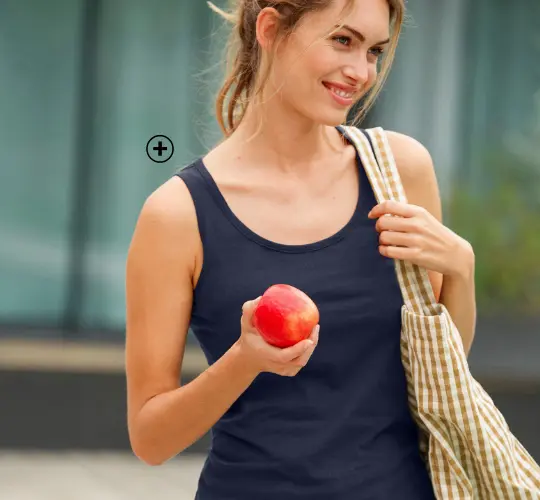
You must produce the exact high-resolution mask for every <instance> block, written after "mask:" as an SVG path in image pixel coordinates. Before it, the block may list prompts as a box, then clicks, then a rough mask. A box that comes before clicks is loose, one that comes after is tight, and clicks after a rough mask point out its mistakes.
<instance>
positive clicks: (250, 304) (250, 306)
mask: <svg viewBox="0 0 540 500" xmlns="http://www.w3.org/2000/svg"><path fill="white" fill-rule="evenodd" d="M259 300H261V296H259V297H257V298H256V299H253V300H248V301H247V302H244V304H243V305H242V312H243V313H244V314H246V313H250V312H252V311H253V310H254V309H255V307H257V304H258V303H259Z"/></svg>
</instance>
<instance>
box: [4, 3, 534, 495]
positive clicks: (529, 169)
mask: <svg viewBox="0 0 540 500" xmlns="http://www.w3.org/2000/svg"><path fill="white" fill-rule="evenodd" d="M215 3H216V4H217V5H220V6H224V5H223V4H224V2H219V1H217V2H215ZM408 7H409V19H408V21H407V25H406V27H405V28H404V33H403V37H402V40H401V44H400V48H399V49H398V53H397V60H396V62H395V65H394V68H393V70H392V73H391V76H390V78H389V80H388V83H387V85H386V87H385V90H384V91H383V93H382V94H381V97H380V98H379V99H378V101H377V104H376V106H375V107H374V108H373V109H372V111H371V113H370V114H369V116H368V118H367V120H366V121H365V122H364V124H363V126H364V127H370V126H375V125H380V126H382V127H384V128H386V129H392V130H397V131H400V132H403V133H406V134H410V135H412V136H413V137H415V138H416V139H418V140H420V141H421V142H423V143H424V144H425V145H426V146H427V147H428V149H429V150H430V152H431V154H432V156H433V159H434V162H435V166H436V171H437V176H438V179H439V184H440V188H441V194H442V197H443V204H444V218H445V221H444V222H445V224H446V225H447V226H449V227H450V228H452V229H453V230H454V231H456V232H457V233H458V234H460V235H461V236H463V237H464V238H466V239H468V240H469V241H470V242H471V243H472V245H473V247H474V249H475V253H476V287H477V301H478V325H477V333H476V339H475V342H474V345H473V348H472V351H471V354H470V357H469V363H470V368H471V371H472V373H473V375H474V376H475V377H476V378H477V380H479V381H480V382H481V383H482V384H483V386H484V387H485V388H486V390H487V391H488V392H489V393H490V395H491V396H492V398H493V399H494V401H495V402H496V403H497V405H498V407H499V408H500V410H501V411H502V412H503V414H504V415H505V417H506V419H507V421H508V423H509V425H510V428H511V430H512V431H513V432H514V434H515V435H516V436H517V437H518V438H519V439H520V440H521V442H522V443H523V444H524V445H525V447H526V448H527V449H528V451H529V452H530V453H531V454H532V455H533V457H534V458H535V459H536V460H537V461H538V460H540V433H539V432H538V422H539V420H540V361H539V359H540V28H539V27H538V23H537V20H538V19H539V18H540V2H538V0H513V1H510V0H475V1H474V2H470V1H466V0H440V1H438V2H433V1H431V0H409V1H408ZM225 28H226V27H224V26H223V25H222V22H221V21H220V20H219V18H218V17H217V16H216V15H215V14H214V13H213V12H212V11H211V10H210V9H209V8H208V6H207V5H206V2H204V1H202V0H196V1H195V0H190V1H189V2H188V1H187V0H185V1H178V0H158V1H155V0H48V1H47V2H44V1H43V0H0V75H1V80H0V81H1V84H0V158H1V163H0V200H1V201H0V204H1V207H2V208H1V210H0V395H1V400H0V429H1V430H0V498H2V499H3V500H8V499H9V500H12V499H17V500H25V499H49V498H50V499H53V498H54V499H55V500H57V499H67V500H71V499H73V500H79V499H81V500H82V499H98V498H99V499H100V500H102V499H115V500H116V499H127V498H130V499H138V498H147V496H148V495H150V494H151V495H152V498H153V499H154V500H160V499H165V498H167V499H168V498H175V499H184V498H185V499H192V498H193V496H194V491H195V488H196V483H197V479H198V474H199V472H200V469H201V467H202V463H203V460H204V458H205V456H206V451H207V449H208V445H209V439H208V436H205V437H204V438H203V439H201V441H199V442H198V443H196V444H194V445H193V446H192V447H191V448H190V449H188V450H187V451H185V452H184V453H182V454H181V455H180V456H179V457H177V458H175V459H173V460H171V461H170V462H168V463H167V464H165V465H163V466H161V467H149V466H146V465H144V464H142V463H140V462H139V461H138V460H137V459H136V458H135V457H134V456H133V454H132V453H131V451H130V448H129V441H128V436H127V430H126V408H125V375H124V352H123V348H124V345H123V343H124V336H125V330H124V323H125V299H124V273H125V258H126V254H127V249H128V246H129V243H130V238H131V235H132V232H133V229H134V225H135V222H136V219H137V216H138V214H139V211H140V209H141V206H142V204H143V202H144V200H145V199H146V197H147V196H148V195H149V194H150V193H151V192H152V191H153V190H154V189H156V188H157V187H158V186H159V185H160V184H161V183H163V182H164V181H166V180H167V179H168V178H169V177H170V176H171V175H172V174H173V173H174V171H175V170H176V169H178V168H179V167H181V166H183V165H186V164H187V163H189V162H190V161H191V160H193V159H194V158H196V157H197V156H198V155H201V154H203V153H204V152H205V151H206V150H207V149H209V148H211V147H212V145H213V144H214V143H215V142H216V141H217V140H218V139H219V130H218V127H217V125H216V122H215V119H214V117H213V92H215V90H216V89H217V87H218V85H219V83H220V78H221V74H222V73H221V71H222V69H221V66H220V62H221V61H222V59H223V55H222V51H221V49H222V48H223V45H224V40H225V37H226V31H225ZM156 134H163V135H166V136H168V137H169V138H170V139H171V140H172V142H173V143H174V147H175V151H174V156H173V157H172V158H171V160H170V161H168V162H166V163H153V162H152V161H150V159H149V158H148V157H147V155H146V152H145V148H146V144H147V142H148V140H149V139H150V138H151V137H152V136H154V135H156ZM206 366H207V365H206V361H205V359H204V357H203V356H202V353H201V351H200V349H199V347H198V345H197V344H196V342H195V340H194V337H193V336H192V335H191V334H190V336H189V345H188V347H187V351H186V358H185V361H184V367H183V374H182V381H183V383H187V382H188V381H189V380H191V379H193V378H194V377H196V376H197V375H198V374H199V373H200V372H201V371H203V370H204V369H205V368H206Z"/></svg>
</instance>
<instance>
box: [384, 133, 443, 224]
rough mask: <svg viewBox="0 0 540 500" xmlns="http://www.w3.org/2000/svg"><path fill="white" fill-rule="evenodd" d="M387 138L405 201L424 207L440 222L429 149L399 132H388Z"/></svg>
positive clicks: (437, 195)
mask: <svg viewBox="0 0 540 500" xmlns="http://www.w3.org/2000/svg"><path fill="white" fill-rule="evenodd" d="M386 136H387V138H388V143H389V144H390V148H391V149H392V154H393V156H394V159H395V162H396V166H397V169H398V172H399V175H400V177H401V181H402V183H403V188H404V189H405V193H406V195H407V199H408V202H409V203H411V204H413V205H418V206H421V207H424V208H426V209H427V210H428V211H429V212H431V213H432V214H433V215H434V216H435V217H437V218H438V219H439V220H442V208H441V199H440V194H439V186H438V183H437V176H436V173H435V168H434V165H433V159H432V158H431V154H430V153H429V151H428V149H427V148H426V147H425V146H424V145H423V144H422V143H421V142H420V141H418V140H416V139H414V138H413V137H410V136H408V135H405V134H401V133H399V132H394V131H390V130H387V131H386Z"/></svg>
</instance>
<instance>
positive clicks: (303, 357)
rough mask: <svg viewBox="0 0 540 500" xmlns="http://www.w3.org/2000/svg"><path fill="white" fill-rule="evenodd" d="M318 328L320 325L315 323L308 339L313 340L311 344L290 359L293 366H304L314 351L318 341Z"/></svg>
mask: <svg viewBox="0 0 540 500" xmlns="http://www.w3.org/2000/svg"><path fill="white" fill-rule="evenodd" d="M319 330H320V327H319V325H317V326H316V327H315V328H314V329H313V332H312V334H311V335H310V336H309V339H310V340H312V341H313V345H312V346H311V347H309V348H308V349H307V350H306V351H305V352H304V353H302V354H300V356H298V357H296V358H294V359H292V360H291V363H292V364H294V365H295V366H305V364H306V363H307V362H308V360H309V358H311V356H312V354H313V352H314V351H315V348H316V347H317V344H318V343H319Z"/></svg>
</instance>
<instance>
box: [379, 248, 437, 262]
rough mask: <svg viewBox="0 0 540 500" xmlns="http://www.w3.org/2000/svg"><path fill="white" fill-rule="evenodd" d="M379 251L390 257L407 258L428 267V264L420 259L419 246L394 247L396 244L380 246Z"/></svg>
mask: <svg viewBox="0 0 540 500" xmlns="http://www.w3.org/2000/svg"><path fill="white" fill-rule="evenodd" d="M379 253H380V254H381V255H384V256H385V257H388V258H389V259H399V260H407V261H409V262H412V263H413V264H416V265H418V266H424V267H427V265H426V264H424V263H423V262H421V261H420V260H419V256H420V249H418V248H406V247H394V246H385V245H380V246H379Z"/></svg>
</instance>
